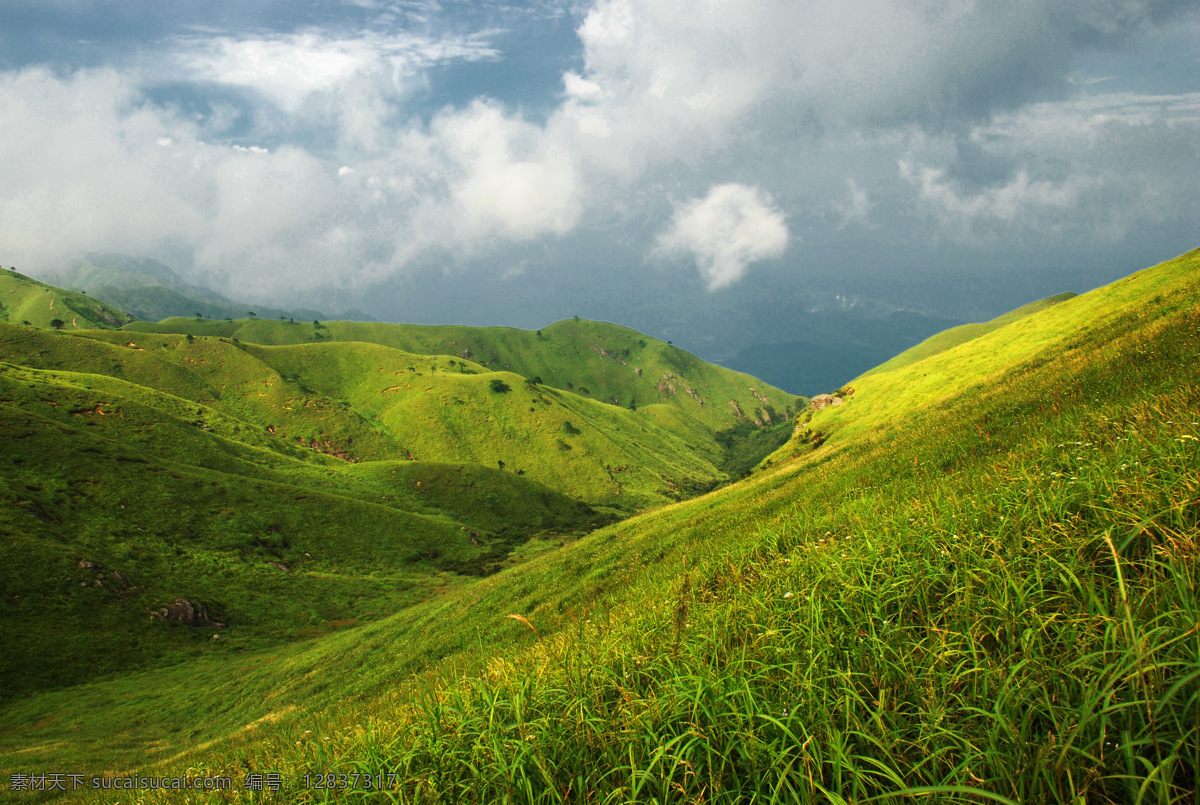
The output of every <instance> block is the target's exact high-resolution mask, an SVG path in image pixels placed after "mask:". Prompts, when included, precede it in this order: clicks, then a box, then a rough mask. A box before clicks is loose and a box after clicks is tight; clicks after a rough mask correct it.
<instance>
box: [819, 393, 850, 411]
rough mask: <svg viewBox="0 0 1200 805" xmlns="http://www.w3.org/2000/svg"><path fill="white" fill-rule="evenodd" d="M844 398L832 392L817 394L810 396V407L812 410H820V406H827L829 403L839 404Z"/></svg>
mask: <svg viewBox="0 0 1200 805" xmlns="http://www.w3.org/2000/svg"><path fill="white" fill-rule="evenodd" d="M843 402H845V400H843V399H842V398H841V397H837V396H835V395H833V394H818V395H817V396H816V397H813V398H812V407H813V409H814V410H817V411H820V410H821V409H822V408H828V407H829V406H831V405H841V404H842V403H843Z"/></svg>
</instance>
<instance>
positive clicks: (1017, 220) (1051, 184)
mask: <svg viewBox="0 0 1200 805" xmlns="http://www.w3.org/2000/svg"><path fill="white" fill-rule="evenodd" d="M914 150H916V151H919V152H921V155H920V156H917V157H913V156H912V155H911V154H910V155H909V156H907V157H904V158H901V159H900V160H898V165H899V175H900V176H901V177H902V178H903V179H904V180H905V181H906V182H908V183H909V184H910V185H911V186H912V187H913V188H914V189H915V190H916V191H917V194H918V198H917V200H918V207H919V208H920V209H921V210H923V211H924V213H925V214H926V215H928V216H930V217H931V219H932V220H933V221H934V223H935V225H936V227H937V230H938V231H940V232H942V233H945V234H949V235H951V236H952V237H956V238H959V239H961V240H963V241H964V242H971V241H974V240H976V239H978V238H980V237H985V238H989V239H990V242H993V243H994V242H995V239H996V238H999V237H1011V236H1012V235H1021V236H1022V237H1023V238H1025V239H1027V240H1028V239H1029V238H1033V239H1032V240H1028V243H1027V245H1029V246H1034V245H1035V244H1039V243H1040V244H1042V245H1048V244H1049V243H1050V242H1051V241H1057V242H1058V243H1060V244H1063V243H1073V244H1076V245H1077V246H1079V247H1087V246H1088V245H1089V244H1098V243H1108V244H1111V243H1115V242H1117V241H1119V240H1121V239H1123V238H1125V237H1126V236H1128V235H1129V234H1130V233H1131V232H1133V231H1135V230H1137V229H1139V228H1141V229H1144V230H1145V231H1147V232H1149V231H1154V230H1158V231H1160V232H1161V231H1163V229H1164V228H1167V229H1170V228H1172V227H1174V228H1178V229H1182V228H1186V227H1187V226H1188V222H1189V221H1194V220H1195V219H1196V217H1197V216H1198V215H1200V184H1198V182H1197V179H1196V178H1195V176H1194V175H1193V174H1192V173H1190V172H1187V171H1179V170H1178V166H1179V165H1183V164H1196V163H1197V160H1200V93H1191V94H1186V95H1157V96H1148V95H1140V94H1135V93H1113V94H1109V95H1105V96H1100V97H1087V96H1085V97H1079V98H1073V99H1071V100H1067V101H1058V102H1046V103H1039V104H1030V105H1028V106H1026V107H1024V108H1023V109H1021V110H1017V111H1014V112H1010V113H1005V114H999V115H997V116H995V118H994V119H993V120H991V121H990V122H988V123H987V124H984V125H979V126H976V127H974V128H972V129H971V130H970V132H968V133H967V134H966V135H965V142H963V141H961V140H960V141H959V142H958V143H957V144H956V147H955V148H954V149H953V152H952V153H953V154H954V156H952V157H948V156H941V157H939V155H938V154H937V150H938V148H937V146H936V145H933V141H925V142H924V143H923V144H920V145H918V146H917V147H916V148H915V149H914ZM941 150H942V151H943V152H945V153H947V155H948V153H950V150H949V149H946V148H944V147H943V148H942V149H941ZM964 162H966V163H968V164H967V167H966V168H963V163H964ZM938 163H941V164H940V165H939V164H938ZM980 164H983V165H993V166H995V165H999V166H1006V167H1005V168H1004V169H1000V170H991V171H989V170H987V169H982V170H981V169H979V168H978V166H979V165H980ZM1038 236H1040V239H1039V238H1038Z"/></svg>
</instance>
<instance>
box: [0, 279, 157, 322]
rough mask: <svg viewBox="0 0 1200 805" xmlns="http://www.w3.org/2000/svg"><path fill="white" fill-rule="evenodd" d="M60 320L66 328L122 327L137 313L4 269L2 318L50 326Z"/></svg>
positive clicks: (0, 286)
mask: <svg viewBox="0 0 1200 805" xmlns="http://www.w3.org/2000/svg"><path fill="white" fill-rule="evenodd" d="M55 320H58V321H61V322H62V323H63V325H62V326H63V327H64V329H69V330H79V329H91V328H114V327H120V326H121V325H122V324H126V323H128V322H130V321H133V317H132V316H130V315H129V314H128V313H125V312H124V311H121V310H118V309H116V308H114V307H112V306H111V305H107V304H105V303H104V302H100V301H97V300H96V299H93V298H92V297H90V296H88V295H87V294H83V293H77V292H75V291H66V290H63V289H62V288H55V287H54V286H52V285H46V284H45V283H42V282H38V281H37V280H35V279H32V278H30V277H26V276H25V275H24V274H18V273H17V272H16V271H0V322H9V323H12V324H24V325H28V326H32V327H50V326H52V325H51V322H53V321H55Z"/></svg>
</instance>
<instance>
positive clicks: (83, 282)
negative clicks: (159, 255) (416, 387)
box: [45, 252, 374, 321]
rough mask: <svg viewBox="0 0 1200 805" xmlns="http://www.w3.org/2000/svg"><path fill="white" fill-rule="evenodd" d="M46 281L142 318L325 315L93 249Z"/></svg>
mask: <svg viewBox="0 0 1200 805" xmlns="http://www.w3.org/2000/svg"><path fill="white" fill-rule="evenodd" d="M45 279H46V280H47V281H48V282H51V283H53V284H56V285H59V286H62V287H63V288H69V289H72V290H77V291H83V292H86V293H87V295H88V296H92V297H95V298H96V299H99V300H101V301H103V302H107V303H108V304H110V305H113V306H114V307H118V308H120V309H122V310H124V311H126V312H128V313H130V314H131V315H133V316H135V317H136V318H139V319H142V320H143V321H161V320H162V319H165V318H169V317H171V316H194V317H196V318H207V319H225V318H232V319H242V318H246V317H247V316H248V315H250V313H251V312H253V313H254V314H255V316H258V317H262V318H273V319H278V318H284V319H296V320H299V321H312V320H313V319H318V320H320V319H325V318H327V316H326V315H325V314H324V313H323V312H321V311H319V310H312V309H309V308H297V309H293V310H288V309H284V308H276V307H271V306H267V305H254V304H249V303H246V302H238V301H234V300H230V299H228V298H226V297H224V296H222V295H221V294H219V293H217V292H215V291H213V290H210V289H208V288H204V287H202V286H198V285H191V284H189V283H187V282H185V281H184V280H183V279H182V278H181V277H180V276H179V275H178V274H176V273H175V271H174V270H172V269H171V268H170V267H169V266H167V265H166V264H164V263H161V262H159V261H158V260H151V259H147V258H139V257H130V256H129V255H125V254H111V253H100V252H90V253H88V254H86V255H84V256H83V257H80V258H77V259H75V260H72V261H71V262H69V263H67V264H66V265H65V266H63V267H61V268H58V269H54V270H51V271H50V272H48V273H47V274H46V275H45ZM341 318H351V319H355V320H357V321H374V319H372V318H371V317H370V316H368V315H367V314H365V313H361V312H358V311H347V312H346V313H344V314H343V315H342V316H341Z"/></svg>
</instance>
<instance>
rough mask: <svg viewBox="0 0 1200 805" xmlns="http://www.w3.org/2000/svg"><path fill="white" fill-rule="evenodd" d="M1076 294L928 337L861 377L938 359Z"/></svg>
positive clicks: (1021, 308)
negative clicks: (951, 350)
mask: <svg viewBox="0 0 1200 805" xmlns="http://www.w3.org/2000/svg"><path fill="white" fill-rule="evenodd" d="M1075 296H1076V294H1073V293H1061V294H1058V295H1056V296H1050V297H1047V298H1045V299H1041V300H1039V301H1037V302H1030V303H1029V304H1028V305H1024V306H1022V307H1019V308H1017V309H1016V310H1011V311H1009V312H1008V313H1005V314H1004V315H1003V316H997V317H996V318H994V319H992V320H991V321H986V322H982V323H979V324H962V325H959V326H958V327H951V328H950V329H948V330H943V331H942V332H940V333H937V334H935V335H931V336H929V338H926V339H925V340H924V341H922V342H921V343H919V344H917V345H916V346H915V347H912V348H911V349H906V350H905V351H904V352H901V353H900V354H899V355H897V356H895V357H894V358H891V359H890V360H887V361H885V362H883V363H881V364H880V365H879V366H876V367H875V368H874V369H871V370H870V371H869V372H864V373H863V376H864V377H865V376H867V375H873V374H877V373H879V372H890V371H892V370H893V369H899V368H900V367H902V366H908V365H909V364H913V363H916V362H917V361H920V360H924V359H925V358H928V357H930V356H932V355H937V354H938V353H939V352H945V351H946V350H948V349H953V348H954V347H956V346H958V345H959V344H963V343H966V342H967V341H971V340H972V339H975V338H979V337H980V336H981V335H986V334H988V333H990V332H992V331H993V330H998V329H1000V328H1001V327H1003V326H1004V325H1006V324H1011V323H1012V322H1014V321H1017V320H1018V319H1023V318H1025V317H1026V316H1032V315H1033V314H1034V313H1037V312H1039V311H1042V310H1045V309H1046V308H1048V307H1050V306H1052V305H1057V304H1058V303H1059V302H1065V301H1066V300H1068V299H1073V298H1074V297H1075Z"/></svg>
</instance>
